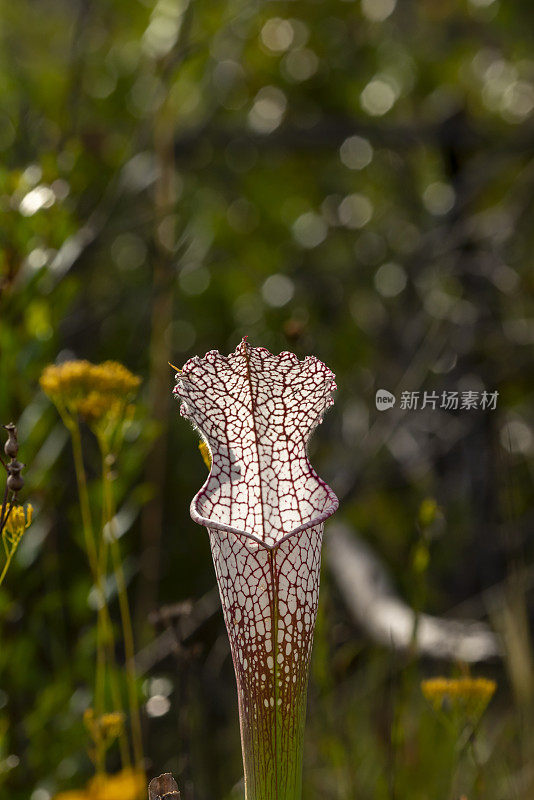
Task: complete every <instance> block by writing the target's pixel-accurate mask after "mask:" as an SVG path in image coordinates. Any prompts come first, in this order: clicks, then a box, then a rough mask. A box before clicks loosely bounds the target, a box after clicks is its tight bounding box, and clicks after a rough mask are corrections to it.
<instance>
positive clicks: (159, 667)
mask: <svg viewBox="0 0 534 800" xmlns="http://www.w3.org/2000/svg"><path fill="white" fill-rule="evenodd" d="M0 9H1V15H2V30H1V33H0V36H1V40H2V47H1V49H0V95H1V97H2V104H1V108H0V151H1V155H2V157H1V159H0V160H1V167H0V208H1V211H2V223H1V227H0V292H1V296H0V417H1V419H0V421H2V422H7V421H9V420H10V419H13V420H14V421H15V422H16V423H17V424H18V426H19V432H20V439H21V443H22V449H21V457H22V460H23V461H25V462H26V463H27V464H28V468H27V470H26V479H27V486H26V498H27V499H31V502H32V504H33V505H34V507H35V508H36V519H35V521H34V523H33V525H32V528H31V530H30V531H29V532H28V534H27V536H26V537H25V539H24V541H23V542H22V544H21V547H20V551H19V553H18V555H17V559H16V563H15V564H14V565H13V566H12V568H11V571H10V574H9V576H8V580H7V581H6V584H5V585H4V586H3V587H2V590H1V592H0V621H1V622H0V676H1V679H0V687H1V689H0V733H2V734H3V736H2V748H3V749H2V752H1V753H0V782H1V785H2V794H3V795H4V794H5V796H6V797H7V796H9V797H10V800H28V798H30V800H49V799H50V797H51V796H52V795H53V793H54V792H55V791H56V790H58V789H62V788H69V787H77V786H81V785H83V784H84V783H85V781H86V779H87V777H88V776H89V775H90V772H91V766H90V761H89V759H88V756H87V753H86V748H87V740H86V732H85V730H84V728H83V723H82V716H83V711H84V709H85V708H86V707H87V706H88V705H89V704H90V702H91V695H90V691H91V690H90V687H91V686H92V681H93V673H92V671H93V653H94V646H95V627H94V609H92V608H91V607H90V603H88V597H89V598H90V596H91V594H90V591H91V579H90V576H89V573H88V570H87V567H86V562H85V559H84V557H83V553H82V552H81V549H80V546H79V543H80V542H81V529H80V520H79V514H78V510H77V505H76V502H75V499H74V498H75V481H74V476H73V464H72V456H71V453H70V451H69V448H68V442H67V433H66V431H65V430H64V429H63V427H62V425H61V423H60V422H59V421H58V419H57V417H56V414H55V411H54V409H53V408H52V407H51V405H50V403H49V402H48V401H47V400H46V398H45V397H44V395H43V394H42V393H41V392H40V390H39V389H38V378H39V375H40V373H41V371H42V369H43V367H44V366H45V365H46V364H47V363H49V362H53V361H55V360H56V359H59V360H65V359H66V358H68V357H78V358H88V359H91V360H92V361H95V362H99V361H103V360H105V359H109V358H111V359H116V360H119V361H122V362H123V363H124V364H126V365H127V366H128V367H129V368H130V369H132V370H133V371H134V372H135V373H136V374H139V375H142V376H143V378H144V386H143V389H142V398H143V404H144V408H145V411H144V412H143V413H142V414H141V416H140V417H139V419H138V421H137V422H136V423H134V425H133V426H132V429H131V432H130V435H129V441H127V442H126V444H125V447H124V449H123V452H122V453H121V456H120V463H119V465H118V469H117V473H118V478H117V497H118V501H119V512H118V513H119V520H120V526H121V533H122V537H121V546H122V548H123V553H125V554H126V555H125V571H126V574H127V577H128V580H129V591H130V598H131V602H132V604H133V605H134V606H135V607H136V609H137V631H138V647H139V649H140V650H142V648H145V649H144V650H142V652H144V654H145V656H147V653H148V656H149V657H147V658H145V661H143V663H148V664H150V668H149V669H148V672H147V673H146V674H143V675H141V676H140V679H139V689H140V692H144V699H145V700H147V701H148V702H149V703H150V699H151V698H153V697H159V698H160V704H159V706H158V705H157V703H156V704H154V703H152V706H150V705H149V706H147V707H146V708H147V709H148V710H145V714H144V725H145V740H146V750H147V752H148V755H149V759H150V761H149V771H150V772H151V773H152V772H153V773H154V774H156V773H159V772H163V771H164V770H166V769H170V770H172V771H174V772H175V774H176V777H177V778H178V780H179V781H180V783H181V785H182V787H183V796H184V798H185V800H190V798H191V797H193V796H194V797H195V798H198V800H216V799H217V798H223V797H234V796H235V797H238V796H240V794H239V792H240V789H239V787H238V788H235V789H234V791H233V794H232V787H233V786H235V785H236V784H238V781H239V776H240V774H241V772H240V770H241V766H240V752H239V741H238V730H237V710H236V708H235V702H234V701H235V697H234V687H233V677H232V668H231V664H230V662H229V657H228V650H227V646H226V638H225V633H224V629H223V624H222V618H221V617H220V615H219V616H217V617H216V618H213V619H212V620H210V621H209V622H208V623H207V624H206V626H204V627H203V628H202V629H201V631H200V632H199V634H198V637H197V639H198V641H195V643H194V644H193V645H192V646H191V647H190V648H189V649H188V651H187V654H185V655H184V653H181V654H179V658H178V669H177V667H176V663H175V660H173V657H172V655H171V654H170V651H169V653H168V654H167V655H166V656H165V657H162V658H161V659H159V658H158V657H156V656H154V657H152V655H150V654H151V653H152V652H153V651H152V650H151V649H150V648H151V647H154V641H155V637H156V636H157V635H159V634H158V632H157V631H155V630H154V628H153V627H152V626H151V625H150V624H149V623H148V622H147V615H148V612H150V611H152V610H154V608H156V607H158V606H159V605H160V604H163V603H175V602H177V601H182V600H185V599H187V598H194V599H197V598H199V597H201V596H202V595H203V594H204V593H205V592H207V591H209V590H210V589H211V588H212V586H213V584H214V578H213V570H212V566H211V561H210V556H209V548H208V543H207V540H206V537H205V535H204V534H203V532H202V531H201V530H198V529H196V528H195V526H194V525H193V523H192V522H191V521H190V520H189V514H188V505H189V502H190V498H191V497H192V495H193V494H194V492H195V491H196V490H197V489H198V487H199V486H200V485H201V483H202V481H203V480H204V476H205V467H204V465H203V463H202V459H201V457H200V456H199V454H198V451H197V443H196V439H195V435H194V434H193V433H192V432H191V431H190V430H189V429H188V427H187V426H186V425H184V424H183V422H181V421H180V420H179V418H178V414H177V409H175V408H174V407H173V406H172V405H171V402H172V401H171V399H170V389H171V386H172V377H173V374H172V370H170V369H168V367H167V361H172V363H175V364H177V365H178V366H180V364H181V363H183V361H184V360H186V359H187V358H188V357H190V356H191V355H194V354H203V353H204V352H205V351H206V350H209V349H212V348H217V349H220V350H221V351H224V352H228V351H230V350H233V349H234V347H235V345H236V344H237V342H238V341H239V339H240V337H242V336H243V335H248V336H249V338H250V341H251V343H252V344H254V345H263V346H266V347H268V348H270V349H272V350H274V351H279V350H282V349H291V350H293V351H295V352H296V353H297V354H298V355H299V356H300V357H303V356H305V355H307V354H309V353H314V354H316V355H317V356H319V357H320V358H321V359H323V360H324V361H325V362H326V363H327V364H328V366H330V367H331V368H332V369H333V370H334V371H335V372H336V374H337V376H338V385H339V392H338V397H337V400H336V405H335V407H334V410H333V411H332V412H331V413H330V414H329V416H328V417H327V419H326V420H325V423H324V425H323V426H322V427H321V429H320V430H319V431H318V432H317V433H316V436H315V440H314V443H313V444H312V450H311V457H312V459H313V461H314V464H315V465H316V466H317V467H318V468H319V472H320V474H321V475H322V476H324V477H325V478H326V479H327V480H328V481H329V483H330V484H331V485H332V486H333V488H334V489H335V491H336V492H337V493H338V494H339V495H340V498H341V500H342V508H341V511H340V514H342V515H343V516H344V518H345V519H346V521H347V522H348V523H349V524H351V525H352V526H353V527H354V528H355V530H357V531H358V533H359V534H360V535H361V536H363V537H364V538H365V539H366V540H367V541H368V542H369V543H371V544H372V546H373V547H374V548H375V550H376V551H377V552H378V553H379V554H380V556H381V557H382V559H383V560H384V562H385V563H387V564H388V566H389V568H390V569H391V571H392V573H393V575H394V577H395V580H396V583H397V587H398V589H399V591H400V593H401V594H402V595H403V596H404V597H405V599H406V600H407V601H408V602H410V603H411V604H413V605H414V606H415V607H416V608H417V607H418V606H419V605H420V604H421V603H422V604H423V606H424V610H426V611H429V612H433V613H436V614H442V613H446V612H448V611H449V610H451V609H454V608H458V611H459V613H460V614H462V613H463V612H464V611H465V613H473V614H474V615H485V614H486V613H487V612H488V610H489V609H488V605H487V603H485V601H484V598H487V597H489V595H488V591H487V590H489V588H490V587H491V586H493V585H495V584H499V586H500V587H501V589H499V591H494V592H493V593H492V594H491V598H492V604H491V612H492V614H495V615H497V617H498V619H499V620H502V619H504V620H505V621H506V626H505V629H504V634H503V635H504V640H505V645H506V657H505V659H504V661H503V663H502V664H501V663H497V664H492V665H489V666H487V667H486V671H489V672H491V674H492V675H493V676H495V677H497V679H498V681H499V685H500V690H499V693H498V696H497V698H496V701H494V703H493V706H492V707H490V710H489V712H488V718H487V719H486V721H485V723H484V722H483V724H482V727H481V731H480V753H481V756H480V757H481V758H482V759H483V769H484V771H485V772H486V776H485V779H484V782H483V785H481V784H480V781H478V783H477V779H476V777H475V775H474V772H473V767H472V765H470V762H469V761H468V760H467V761H466V762H465V763H464V765H463V766H462V767H461V770H460V774H459V776H458V780H459V788H458V794H460V793H461V792H464V793H465V794H466V795H467V797H469V800H471V798H474V797H480V798H488V800H493V799H495V800H500V798H503V797H510V798H512V797H513V798H525V800H529V798H531V797H532V792H533V791H534V789H533V784H532V775H531V772H532V769H531V765H532V747H533V741H532V733H531V727H532V726H531V722H530V720H531V718H532V717H531V712H532V708H533V697H534V685H533V680H532V670H531V666H532V660H531V655H530V645H529V638H528V634H527V633H526V632H528V599H529V598H528V590H529V575H530V572H529V564H530V559H531V555H532V546H531V541H530V540H529V538H528V536H527V532H528V530H529V529H531V526H532V510H531V507H532V502H531V501H532V468H531V466H532V453H533V450H534V438H533V436H534V434H533V424H534V418H533V408H534V405H533V403H532V396H533V389H534V383H533V377H532V376H533V370H532V363H533V359H532V344H533V343H534V277H533V276H534V272H533V271H532V268H531V260H532V257H531V252H532V247H533V245H534V241H533V240H534V229H533V227H532V224H531V211H532V198H533V195H534V172H533V169H532V141H533V134H534V127H533V126H534V116H533V114H534V60H533V59H532V46H533V38H534V35H533V32H532V24H531V23H532V6H531V3H529V2H527V0H517V2H515V3H508V4H506V3H504V2H503V0H493V1H492V0H397V2H395V0H358V1H354V2H342V1H341V0H313V1H312V2H310V0H307V1H306V2H305V1H304V0H292V2H277V1H276V0H275V1H274V2H270V3H259V2H250V0H248V1H247V2H244V1H243V0H229V2H226V3H214V2H209V1H208V0H189V2H188V1H187V0H130V1H129V2H126V0H108V2H102V0H75V2H65V0H39V2H37V1H36V0H18V2H16V3H13V2H9V0H1V1H0ZM378 388H388V389H389V390H391V391H393V392H394V393H395V394H396V395H397V397H399V396H400V393H401V391H421V392H422V391H437V392H438V393H440V394H441V392H442V391H453V390H457V391H467V390H474V391H481V390H482V389H484V388H486V389H487V390H491V391H494V390H497V391H498V392H499V399H498V404H497V409H496V410H495V411H486V412H483V411H481V410H478V411H463V412H462V411H460V412H457V413H451V412H446V411H443V410H440V409H439V408H438V409H437V410H436V411H430V410H428V409H426V410H418V411H412V412H406V413H405V414H401V415H399V414H397V412H378V411H376V410H375V405H374V395H375V392H376V390H377V389H378ZM397 410H398V403H397ZM86 433H87V437H86V441H85V448H86V453H87V454H88V470H89V475H90V478H93V479H95V485H94V486H92V487H91V490H92V492H93V493H94V494H96V493H97V491H98V489H97V486H96V476H97V474H98V452H97V448H96V445H95V443H94V442H93V441H92V440H91V439H90V435H89V433H88V432H86ZM429 498H430V501H432V502H434V504H435V505H434V506H429V505H428V502H430V501H429ZM425 502H426V503H427V506H426V507H425V506H424V505H422V504H424V503H425ZM436 508H437V510H435V511H434V512H433V513H435V514H437V515H438V516H437V518H436V519H434V518H433V517H432V514H431V511H432V509H436ZM430 517H432V519H431V518H430ZM422 528H424V531H422ZM422 548H423V549H422ZM423 550H424V552H423ZM407 564H408V565H409V566H408V567H407ZM147 565H148V566H147ZM510 576H511V577H512V581H511V583H512V584H513V587H514V591H513V592H512V591H509V590H508V589H507V586H508V585H509V584H508V583H506V581H508V579H509V578H510ZM503 581H504V582H505V583H504V584H502V583H500V582H503ZM423 584H424V585H423ZM110 591H111V594H112V597H111V603H112V607H113V609H114V611H113V613H114V619H118V611H117V608H116V605H117V604H116V601H115V597H114V595H113V591H114V590H113V587H111V590H110ZM461 604H463V606H462V605H461ZM503 608H504V611H502V609H503ZM496 609H497V610H496ZM510 609H512V611H511V612H510V613H508V611H510ZM514 610H515V611H514ZM501 611H502V613H501ZM497 612H499V613H497ZM505 612H506V613H505ZM514 620H515V621H516V622H517V625H516V626H515V627H514V624H515V623H514V624H512V622H513V621H514ZM521 620H523V621H524V627H523V628H521V625H520V623H519V622H518V621H521ZM521 624H523V623H521ZM524 634H525V635H524ZM171 649H172V648H171ZM481 670H482V668H481ZM437 671H445V672H448V671H449V665H446V664H433V663H430V662H424V663H421V662H420V661H417V660H416V659H415V657H414V656H413V655H412V656H406V655H401V654H398V653H392V652H389V651H386V650H384V649H382V648H380V647H377V646H375V645H373V643H372V642H370V641H369V640H368V638H367V637H366V635H365V634H364V633H363V632H362V631H360V630H358V629H356V627H355V626H354V624H353V623H352V622H351V620H350V617H349V614H348V612H347V610H346V609H345V607H344V605H343V603H342V601H341V599H340V596H339V594H338V590H337V587H336V585H335V580H334V578H333V577H332V576H330V575H329V573H328V571H326V570H325V576H324V580H323V588H322V600H321V610H320V618H319V622H318V629H317V637H316V646H315V656H314V665H313V675H312V678H313V680H312V687H311V691H310V714H309V717H310V724H309V729H308V735H307V761H306V767H305V797H310V798H312V797H318V796H321V797H324V798H332V800H338V799H339V800H341V799H342V798H343V800H345V798H346V800H353V799H354V798H358V799H360V798H361V800H365V798H374V799H375V800H379V799H380V798H396V799H397V800H404V798H406V799H407V798H410V800H417V799H418V798H421V800H426V798H432V800H437V799H438V798H444V800H445V799H446V798H448V797H449V795H450V792H451V769H452V768H451V764H452V761H453V760H454V754H453V750H454V746H451V742H450V741H448V740H447V738H446V737H444V735H443V731H442V730H441V729H440V727H439V722H438V721H437V720H436V719H435V716H434V714H433V712H432V710H431V709H430V708H429V706H428V703H426V702H425V700H424V698H423V697H422V695H421V693H420V690H419V680H420V678H421V677H422V676H424V675H426V674H431V673H435V672H437ZM482 671H483V670H482ZM158 681H159V683H158ZM161 698H163V699H164V702H163V703H162V702H161ZM167 699H168V700H169V701H170V702H167ZM151 708H152V712H151V711H150V709H151ZM157 709H159V711H157ZM155 710H156V712H157V713H155ZM162 710H163V711H162ZM451 747H452V750H451ZM192 787H194V794H193V788H192Z"/></svg>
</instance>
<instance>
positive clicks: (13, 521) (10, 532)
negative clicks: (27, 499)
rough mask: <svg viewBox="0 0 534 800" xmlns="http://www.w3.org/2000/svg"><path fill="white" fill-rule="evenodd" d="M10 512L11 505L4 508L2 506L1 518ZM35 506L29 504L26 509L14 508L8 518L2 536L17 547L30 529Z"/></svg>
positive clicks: (0, 507)
mask: <svg viewBox="0 0 534 800" xmlns="http://www.w3.org/2000/svg"><path fill="white" fill-rule="evenodd" d="M8 511H9V505H6V506H2V505H1V504H0V516H3V515H6V514H7V513H8ZM32 516H33V506H32V505H31V504H30V503H28V505H27V506H26V508H24V506H13V508H12V509H11V512H10V513H9V516H8V517H7V520H6V523H5V527H4V529H3V531H2V535H3V536H4V538H5V539H7V541H8V542H9V544H11V545H13V546H15V547H16V546H17V545H18V543H19V542H20V540H21V539H22V536H23V534H24V531H25V530H26V528H29V527H30V525H31V522H32Z"/></svg>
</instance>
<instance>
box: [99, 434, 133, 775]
mask: <svg viewBox="0 0 534 800" xmlns="http://www.w3.org/2000/svg"><path fill="white" fill-rule="evenodd" d="M99 443H100V448H101V453H102V476H103V484H104V502H105V507H106V517H107V526H108V531H109V541H110V543H111V547H110V550H111V559H112V563H113V571H114V575H115V581H116V584H117V593H118V598H119V609H120V615H121V623H122V633H123V639H124V655H125V660H126V682H127V691H128V704H129V708H130V720H131V726H132V744H133V750H134V762H135V765H136V767H137V768H138V769H139V770H144V753H143V736H142V730H141V716H140V713H139V701H138V697H137V685H136V674H135V645H134V637H133V626H132V618H131V614H130V607H129V604H128V592H127V589H126V580H125V577H124V570H123V566H122V559H121V556H120V549H119V544H118V541H117V537H116V534H115V500H114V496H113V489H112V483H111V475H110V470H109V465H108V456H109V451H108V449H107V448H106V446H105V442H104V441H103V440H101V439H99Z"/></svg>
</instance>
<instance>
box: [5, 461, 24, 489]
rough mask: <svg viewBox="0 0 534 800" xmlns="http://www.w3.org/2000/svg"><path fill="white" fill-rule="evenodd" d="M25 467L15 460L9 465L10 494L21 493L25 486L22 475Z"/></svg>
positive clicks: (8, 485) (8, 482)
mask: <svg viewBox="0 0 534 800" xmlns="http://www.w3.org/2000/svg"><path fill="white" fill-rule="evenodd" d="M23 467H24V464H21V462H20V461H14V460H13V461H10V462H9V464H8V465H7V471H8V477H7V481H6V483H7V488H8V489H9V491H10V492H20V490H21V489H22V487H23V486H24V478H23V477H22V475H21V474H20V473H21V470H22V468H23Z"/></svg>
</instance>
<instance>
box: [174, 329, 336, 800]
mask: <svg viewBox="0 0 534 800" xmlns="http://www.w3.org/2000/svg"><path fill="white" fill-rule="evenodd" d="M335 388H336V385H335V381H334V375H333V374H332V372H330V370H329V369H327V367H325V365H324V364H323V363H322V362H321V361H319V360H318V359H317V358H314V357H311V356H309V357H307V358H306V359H304V361H299V360H298V359H297V357H296V356H295V355H293V354H292V353H287V352H286V353H280V355H278V356H275V355H272V354H271V353H269V352H268V350H266V349H264V348H261V347H251V346H250V345H249V344H248V342H247V341H246V339H243V341H242V342H241V343H240V344H239V345H238V347H237V349H236V350H235V352H234V353H232V354H231V355H229V356H227V357H225V356H222V355H220V353H219V352H217V351H211V352H209V353H207V354H206V356H205V357H204V358H202V359H201V358H192V359H190V360H189V361H188V362H187V363H186V364H185V366H184V368H183V370H182V371H181V372H180V373H179V374H178V375H177V385H176V388H175V390H174V391H175V394H177V395H179V397H181V398H182V405H181V409H180V411H181V413H182V415H183V416H185V417H187V418H188V419H189V420H191V422H192V423H193V424H194V425H195V426H196V427H197V428H198V429H199V431H200V433H201V435H202V436H203V438H204V440H205V442H206V443H207V446H208V447H209V450H210V454H211V471H210V474H209V477H208V479H207V481H206V483H205V484H204V486H203V487H202V488H201V490H200V491H199V492H198V494H197V495H196V496H195V497H194V499H193V501H192V503H191V516H192V518H193V520H195V522H198V523H199V524H201V525H204V526H205V527H206V528H207V530H208V533H209V537H210V544H211V550H212V555H213V561H214V565H215V573H216V576H217V582H218V585H219V592H220V596H221V601H222V606H223V611H224V618H225V622H226V627H227V630H228V635H229V638H230V645H231V649H232V656H233V661H234V667H235V673H236V679H237V689H238V701H239V717H240V726H241V745H242V750H243V764H244V772H245V797H246V800H298V799H299V798H300V797H301V785H302V746H303V734H304V724H305V716H306V690H307V683H308V667H309V661H310V654H311V647H312V640H313V630H314V625H315V618H316V614H317V603H318V597H319V571H320V561H321V541H322V534H323V524H324V521H325V520H326V519H327V517H329V516H330V515H331V514H333V513H334V511H335V510H336V508H337V505H338V501H337V498H336V496H335V495H334V493H333V492H332V490H331V489H330V488H329V487H328V486H327V485H326V484H325V483H324V482H323V481H322V480H321V479H320V478H319V477H318V476H317V474H316V473H315V471H314V470H313V468H312V466H311V464H310V462H309V460H308V457H307V454H306V445H307V441H308V438H309V436H310V433H311V432H312V430H313V429H314V428H315V426H316V425H317V424H319V423H320V422H321V421H322V418H323V415H324V412H325V411H326V409H327V408H328V407H329V406H330V405H331V404H332V402H333V401H332V392H333V391H334V390H335Z"/></svg>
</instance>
